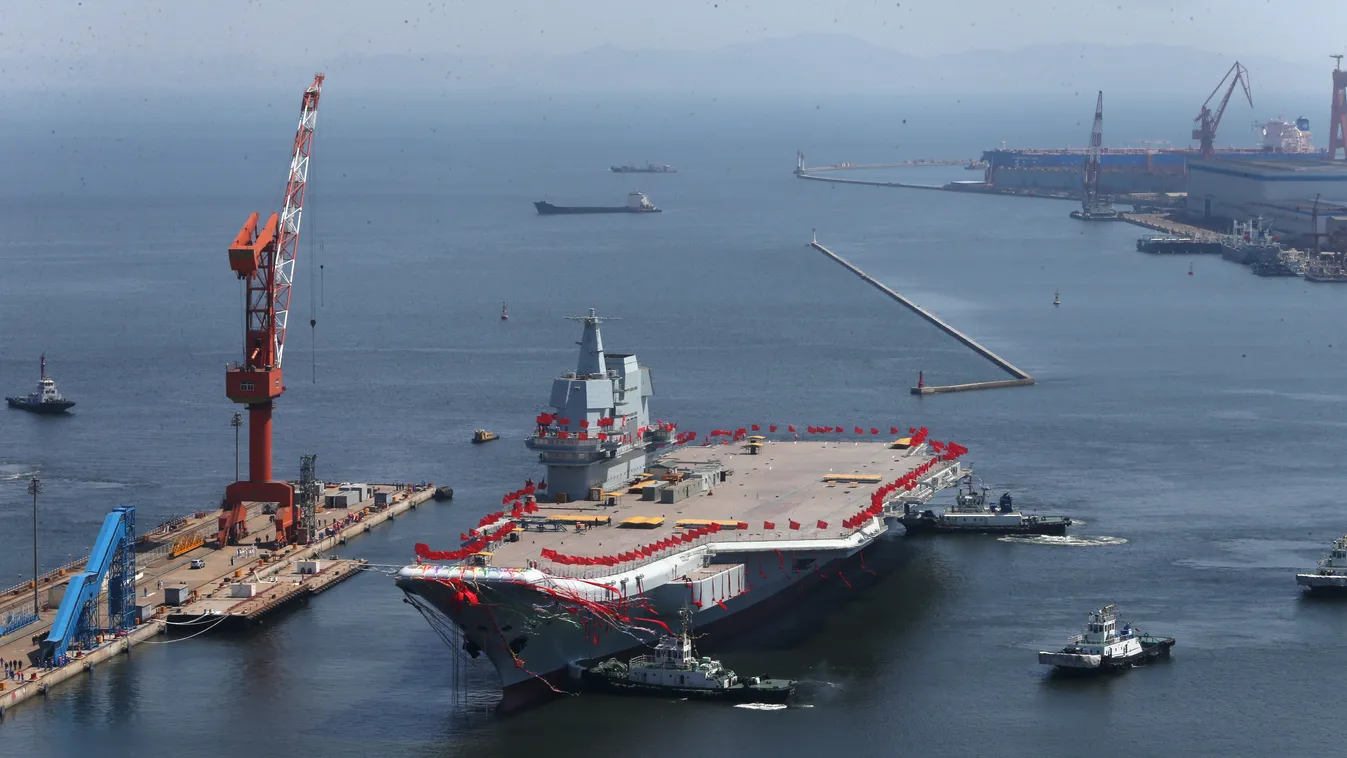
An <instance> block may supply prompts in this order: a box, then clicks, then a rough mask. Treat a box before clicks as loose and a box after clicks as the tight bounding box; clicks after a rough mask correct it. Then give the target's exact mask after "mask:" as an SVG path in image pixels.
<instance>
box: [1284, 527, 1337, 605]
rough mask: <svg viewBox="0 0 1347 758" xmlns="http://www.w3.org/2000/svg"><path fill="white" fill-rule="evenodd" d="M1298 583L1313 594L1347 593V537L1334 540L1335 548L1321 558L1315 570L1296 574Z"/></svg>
mask: <svg viewBox="0 0 1347 758" xmlns="http://www.w3.org/2000/svg"><path fill="white" fill-rule="evenodd" d="M1296 584H1299V585H1300V586H1301V587H1304V588H1305V591H1306V592H1308V593H1311V594H1323V595H1334V594H1336V595H1343V594H1347V537H1340V538H1338V539H1336V540H1334V541H1333V549H1332V550H1329V551H1328V555H1325V556H1324V557H1323V558H1321V559H1319V567H1318V568H1316V569H1315V570H1314V571H1312V572H1310V573H1308V574H1296Z"/></svg>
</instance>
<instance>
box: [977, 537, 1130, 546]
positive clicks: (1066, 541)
mask: <svg viewBox="0 0 1347 758" xmlns="http://www.w3.org/2000/svg"><path fill="white" fill-rule="evenodd" d="M997 539H998V540H1000V541H1001V542H1014V543H1017V544H1025V545H1060V546H1062V547H1106V546H1109V545H1126V544H1127V540H1126V539H1124V538H1122V537H1054V536H1051V535H1047V534H1035V535H1031V536H1020V535H1013V534H1012V535H1008V536H1005V537H998V538H997Z"/></svg>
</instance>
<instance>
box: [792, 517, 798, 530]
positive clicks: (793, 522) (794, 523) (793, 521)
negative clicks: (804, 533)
mask: <svg viewBox="0 0 1347 758" xmlns="http://www.w3.org/2000/svg"><path fill="white" fill-rule="evenodd" d="M790 528H791V529H796V530H798V529H799V528H800V524H799V523H798V522H796V521H795V520H794V519H791V520H790Z"/></svg>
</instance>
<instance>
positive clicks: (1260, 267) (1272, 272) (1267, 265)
mask: <svg viewBox="0 0 1347 758" xmlns="http://www.w3.org/2000/svg"><path fill="white" fill-rule="evenodd" d="M1249 270H1250V271H1252V272H1253V273H1254V274H1256V275H1258V276H1300V271H1299V270H1298V269H1297V268H1296V267H1295V266H1294V265H1292V263H1291V261H1289V260H1287V259H1286V258H1285V257H1284V256H1281V255H1278V256H1277V257H1275V258H1272V259H1269V260H1260V261H1254V262H1253V263H1251V264H1249Z"/></svg>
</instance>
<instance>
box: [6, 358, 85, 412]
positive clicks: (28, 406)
mask: <svg viewBox="0 0 1347 758" xmlns="http://www.w3.org/2000/svg"><path fill="white" fill-rule="evenodd" d="M5 402H7V403H9V407H11V408H18V409H19V410H24V411H29V412H31V413H44V414H45V413H65V412H66V411H68V410H70V409H71V408H72V407H74V405H75V401H74V400H67V399H66V398H65V396H64V395H62V394H61V392H60V391H59V390H57V389H56V380H55V379H52V378H51V377H50V376H47V355H46V353H43V354H42V360H41V370H40V378H39V379H38V382H37V391H36V392H31V393H29V394H27V395H23V396H20V397H7V398H5Z"/></svg>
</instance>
